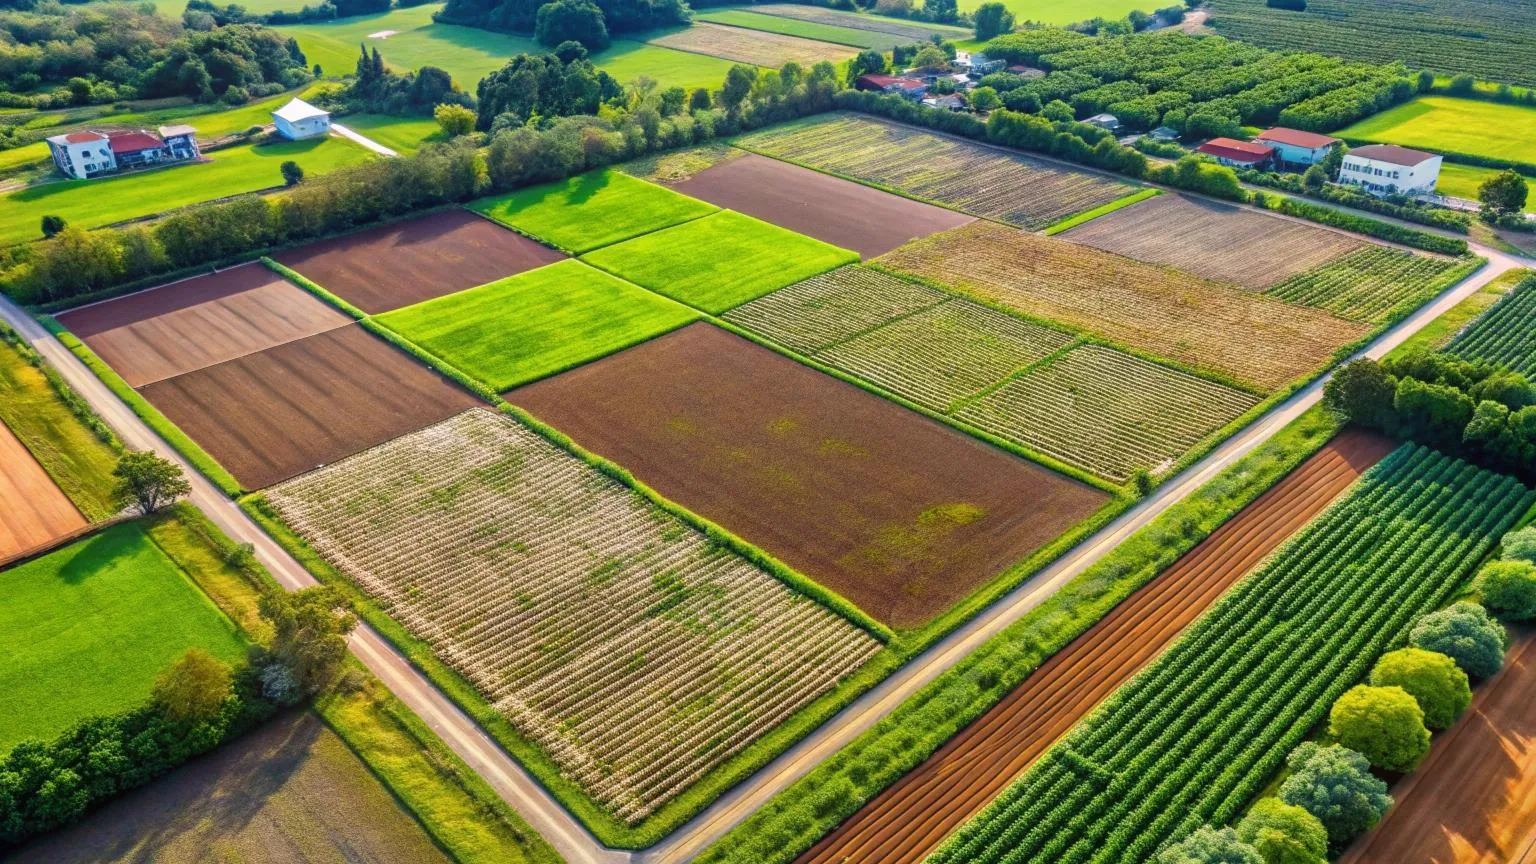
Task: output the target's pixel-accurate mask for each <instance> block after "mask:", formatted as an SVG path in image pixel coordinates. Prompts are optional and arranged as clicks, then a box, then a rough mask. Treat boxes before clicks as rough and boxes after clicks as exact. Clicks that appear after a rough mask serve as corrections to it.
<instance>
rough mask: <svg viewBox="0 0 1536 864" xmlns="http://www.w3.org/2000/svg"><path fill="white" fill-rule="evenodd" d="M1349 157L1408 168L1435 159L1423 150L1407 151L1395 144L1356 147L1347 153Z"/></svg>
mask: <svg viewBox="0 0 1536 864" xmlns="http://www.w3.org/2000/svg"><path fill="white" fill-rule="evenodd" d="M1349 155H1351V156H1359V157H1361V158H1364V159H1375V160H1376V161H1377V162H1387V163H1389V164H1392V165H1403V166H1406V167H1408V168H1412V167H1413V166H1415V165H1417V164H1419V163H1420V162H1428V161H1429V160H1431V159H1433V158H1435V154H1433V153H1425V152H1424V151H1423V150H1409V149H1408V148H1407V147H1399V146H1397V145H1396V144H1367V145H1365V146H1364V147H1356V148H1355V149H1353V150H1351V151H1349Z"/></svg>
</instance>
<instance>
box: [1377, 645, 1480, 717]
mask: <svg viewBox="0 0 1536 864" xmlns="http://www.w3.org/2000/svg"><path fill="white" fill-rule="evenodd" d="M1370 682H1371V684H1372V685H1373V686H1376V687H1401V688H1403V689H1404V690H1406V691H1408V695H1410V696H1412V697H1413V698H1414V701H1416V702H1418V703H1419V708H1421V709H1423V711H1424V725H1426V726H1428V727H1429V728H1431V729H1447V728H1450V725H1451V724H1452V723H1455V722H1456V718H1457V717H1460V716H1461V712H1463V711H1465V710H1467V705H1469V704H1470V703H1471V702H1472V688H1471V686H1470V685H1469V684H1468V683H1467V673H1465V672H1463V671H1461V669H1460V668H1458V667H1457V666H1456V661H1455V660H1452V659H1451V658H1449V657H1447V656H1445V655H1444V654H1440V653H1437V652H1435V651H1425V650H1424V649H1422V648H1401V649H1398V650H1397V651H1393V652H1390V653H1388V654H1384V655H1382V658H1381V659H1380V660H1377V661H1376V667H1375V668H1374V669H1372V670H1371V677H1370Z"/></svg>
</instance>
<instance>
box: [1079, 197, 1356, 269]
mask: <svg viewBox="0 0 1536 864" xmlns="http://www.w3.org/2000/svg"><path fill="white" fill-rule="evenodd" d="M1060 236H1061V237H1062V239H1064V240H1071V241H1072V242H1073V243H1083V244H1086V245H1088V246H1092V247H1094V248H1096V249H1103V250H1104V251H1106V252H1115V253H1118V254H1120V255H1124V256H1126V257H1128V258H1135V259H1136V260H1138V261H1147V262H1150V263H1153V264H1166V265H1168V266H1170V267H1177V268H1179V269H1180V270H1188V271H1189V272H1191V273H1194V274H1195V275H1197V276H1204V277H1205V278H1207V279H1215V280H1217V281H1219V282H1227V283H1230V284H1232V285H1237V286H1239V287H1242V288H1248V289H1250V290H1254V291H1262V290H1264V289H1266V288H1272V287H1274V286H1275V285H1278V284H1280V283H1281V282H1284V281H1285V280H1287V279H1289V278H1291V277H1292V276H1295V275H1296V274H1297V273H1302V272H1305V271H1307V270H1312V269H1314V268H1316V267H1321V266H1322V265H1324V264H1326V263H1328V262H1329V261H1332V260H1334V259H1335V258H1338V257H1339V256H1341V255H1347V254H1349V253H1350V252H1353V251H1355V250H1356V249H1359V248H1361V247H1362V246H1364V245H1366V244H1365V243H1363V242H1362V241H1360V240H1357V239H1355V238H1354V237H1351V236H1349V235H1347V234H1343V233H1340V232H1338V231H1330V230H1328V229H1327V228H1319V227H1317V226H1315V225H1307V224H1305V223H1303V222H1300V221H1297V220H1295V219H1284V218H1281V217H1279V216H1270V215H1267V214H1264V213H1258V212H1255V211H1253V210H1247V209H1244V208H1242V207H1236V206H1234V205H1231V204H1219V203H1217V202H1215V201H1207V200H1205V199H1203V198H1191V197H1189V196H1187V195H1180V194H1178V193H1171V194H1163V195H1158V196H1155V197H1153V198H1148V199H1147V200H1145V201H1141V202H1139V203H1136V204H1132V205H1131V206H1129V207H1126V208H1123V209H1120V210H1116V211H1115V212H1113V213H1109V214H1106V215H1104V216H1100V217H1099V218H1097V219H1094V220H1092V221H1089V222H1086V223H1084V224H1082V225H1079V226H1078V227H1076V228H1073V229H1072V230H1070V231H1067V232H1066V233H1064V234H1061V235H1060Z"/></svg>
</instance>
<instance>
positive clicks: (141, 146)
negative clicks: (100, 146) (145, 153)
mask: <svg viewBox="0 0 1536 864" xmlns="http://www.w3.org/2000/svg"><path fill="white" fill-rule="evenodd" d="M107 141H108V143H110V144H111V146H112V152H113V153H137V152H138V151H140V150H152V149H158V148H160V147H164V146H165V142H164V141H161V140H160V139H159V138H156V137H155V136H153V135H151V134H149V133H148V132H114V133H112V134H111V135H108V136H107Z"/></svg>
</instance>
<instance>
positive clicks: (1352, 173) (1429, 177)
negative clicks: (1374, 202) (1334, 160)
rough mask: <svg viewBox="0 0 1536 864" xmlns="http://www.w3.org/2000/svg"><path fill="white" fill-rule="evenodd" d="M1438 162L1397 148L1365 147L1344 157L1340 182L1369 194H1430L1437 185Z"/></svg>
mask: <svg viewBox="0 0 1536 864" xmlns="http://www.w3.org/2000/svg"><path fill="white" fill-rule="evenodd" d="M1440 162H1441V158H1440V157H1439V156H1436V155H1435V154H1433V153H1425V152H1424V151H1422V150H1410V149H1408V148H1407V147H1399V146H1397V145H1396V144H1367V145H1366V146H1364V147H1356V148H1355V149H1353V150H1351V151H1349V152H1348V153H1347V154H1345V155H1344V164H1343V165H1342V166H1340V168H1339V182H1340V183H1348V184H1350V185H1352V186H1362V187H1364V188H1366V189H1368V190H1370V191H1371V192H1380V193H1391V192H1407V193H1421V192H1433V191H1434V190H1435V184H1436V183H1438V182H1440Z"/></svg>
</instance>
